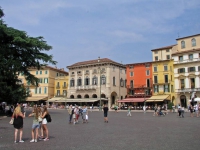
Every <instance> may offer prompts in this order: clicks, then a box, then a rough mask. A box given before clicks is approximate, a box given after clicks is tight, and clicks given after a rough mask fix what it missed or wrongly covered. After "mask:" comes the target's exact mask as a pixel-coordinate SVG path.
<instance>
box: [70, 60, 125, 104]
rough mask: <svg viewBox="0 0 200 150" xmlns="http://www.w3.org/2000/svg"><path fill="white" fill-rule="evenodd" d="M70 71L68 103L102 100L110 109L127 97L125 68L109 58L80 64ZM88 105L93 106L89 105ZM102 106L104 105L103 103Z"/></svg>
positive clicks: (72, 67) (71, 67) (73, 66)
mask: <svg viewBox="0 0 200 150" xmlns="http://www.w3.org/2000/svg"><path fill="white" fill-rule="evenodd" d="M67 68H68V69H69V88H68V95H67V98H68V101H69V100H71V101H70V102H86V103H87V102H91V100H93V101H92V102H95V105H97V103H98V104H100V101H99V100H100V95H101V100H103V101H104V103H108V105H109V107H110V106H112V105H113V104H116V103H117V100H119V99H123V98H124V97H125V95H126V88H125V80H126V73H125V66H124V65H122V64H120V63H117V62H114V61H112V60H110V59H108V58H102V59H100V58H99V59H96V60H91V61H84V62H78V63H75V64H73V65H71V66H68V67H67ZM88 105H91V103H90V104H88ZM101 105H102V103H101Z"/></svg>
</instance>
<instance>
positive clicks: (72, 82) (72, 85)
mask: <svg viewBox="0 0 200 150" xmlns="http://www.w3.org/2000/svg"><path fill="white" fill-rule="evenodd" d="M74 84H75V83H74V79H73V78H72V79H71V80H70V87H74Z"/></svg>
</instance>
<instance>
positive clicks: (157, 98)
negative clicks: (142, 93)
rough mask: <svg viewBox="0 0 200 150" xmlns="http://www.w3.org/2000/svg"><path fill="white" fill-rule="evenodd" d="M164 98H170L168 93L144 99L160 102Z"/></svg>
mask: <svg viewBox="0 0 200 150" xmlns="http://www.w3.org/2000/svg"><path fill="white" fill-rule="evenodd" d="M164 100H170V95H154V96H152V97H150V98H149V99H147V100H146V102H162V101H164Z"/></svg>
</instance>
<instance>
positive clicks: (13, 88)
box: [0, 7, 56, 103]
mask: <svg viewBox="0 0 200 150" xmlns="http://www.w3.org/2000/svg"><path fill="white" fill-rule="evenodd" d="M3 16H4V13H3V10H2V9H1V7H0V102H2V101H6V102H8V103H16V102H19V101H23V100H25V98H26V97H27V94H28V93H27V91H26V89H25V87H24V86H23V85H22V84H20V82H21V81H20V80H19V79H18V75H19V73H23V74H24V77H25V79H26V80H27V81H29V82H30V83H31V84H33V85H35V86H38V79H37V78H36V77H35V76H34V75H32V74H30V73H29V71H28V70H29V68H32V67H33V68H36V69H38V70H39V69H40V68H41V67H43V66H46V65H47V64H53V65H55V64H56V61H54V60H53V56H52V55H48V54H46V53H45V51H49V50H51V49H52V47H51V46H49V45H48V44H47V43H46V41H44V38H43V37H41V36H39V37H30V36H28V35H27V33H26V32H24V31H20V30H17V29H14V28H12V27H8V25H7V24H5V22H4V21H3V19H2V17H3Z"/></svg>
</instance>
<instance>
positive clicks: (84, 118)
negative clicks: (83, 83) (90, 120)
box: [82, 105, 87, 123]
mask: <svg viewBox="0 0 200 150" xmlns="http://www.w3.org/2000/svg"><path fill="white" fill-rule="evenodd" d="M82 114H83V123H85V121H86V114H87V107H86V106H85V105H84V106H83V112H82Z"/></svg>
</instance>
